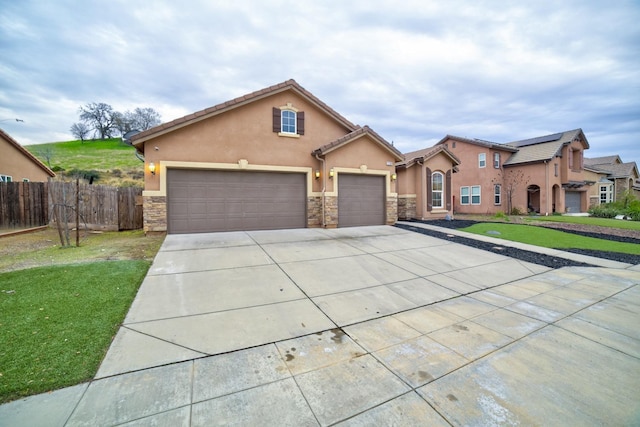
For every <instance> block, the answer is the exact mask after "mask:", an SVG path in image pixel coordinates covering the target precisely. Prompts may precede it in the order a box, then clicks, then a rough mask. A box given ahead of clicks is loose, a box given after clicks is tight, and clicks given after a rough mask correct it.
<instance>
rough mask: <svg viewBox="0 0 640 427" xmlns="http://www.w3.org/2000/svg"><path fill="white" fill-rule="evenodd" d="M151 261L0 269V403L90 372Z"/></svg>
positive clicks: (75, 380)
mask: <svg viewBox="0 0 640 427" xmlns="http://www.w3.org/2000/svg"><path fill="white" fill-rule="evenodd" d="M150 265H151V262H150V261H148V260H123V261H97V262H89V263H83V264H67V265H58V266H49V267H36V268H30V269H26V270H18V271H11V272H5V273H0V403H3V402H7V401H10V400H15V399H18V398H21V397H24V396H28V395H32V394H37V393H42V392H46V391H49V390H55V389H59V388H62V387H66V386H71V385H74V384H78V383H81V382H83V381H88V380H90V379H92V378H93V376H94V375H95V373H96V372H97V370H98V367H99V365H100V362H101V361H102V359H103V357H104V355H105V353H106V351H107V349H108V347H109V345H110V343H111V339H112V337H113V336H114V335H115V333H116V332H117V330H118V327H119V326H120V324H121V323H122V321H123V319H124V316H125V315H126V313H127V310H128V309H129V306H130V305H131V302H132V301H133V298H134V297H135V295H136V292H137V290H138V287H139V286H140V283H141V282H142V280H143V278H144V276H145V274H146V272H147V270H148V269H149V266H150Z"/></svg>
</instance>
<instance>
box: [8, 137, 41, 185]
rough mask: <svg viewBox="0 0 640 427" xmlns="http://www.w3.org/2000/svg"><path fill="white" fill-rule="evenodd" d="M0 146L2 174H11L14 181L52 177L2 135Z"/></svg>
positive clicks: (39, 179) (36, 180)
mask: <svg viewBox="0 0 640 427" xmlns="http://www.w3.org/2000/svg"><path fill="white" fill-rule="evenodd" d="M0 147H1V148H0V152H2V156H0V174H2V175H8V176H10V177H11V178H12V180H13V181H23V180H24V179H28V180H29V181H34V182H46V181H47V180H48V179H49V178H50V175H49V174H48V173H47V172H45V170H44V169H42V168H41V167H40V166H38V165H37V164H36V163H34V161H33V160H32V159H30V158H29V157H27V156H26V155H25V154H24V153H23V152H22V151H20V150H19V149H18V148H16V147H15V146H14V145H13V144H11V143H9V142H8V141H6V140H5V139H4V138H2V137H0Z"/></svg>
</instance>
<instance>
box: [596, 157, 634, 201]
mask: <svg viewBox="0 0 640 427" xmlns="http://www.w3.org/2000/svg"><path fill="white" fill-rule="evenodd" d="M584 164H585V169H586V170H587V171H588V172H591V173H592V174H593V175H594V178H592V179H594V180H595V181H596V185H595V186H594V187H593V188H592V189H591V191H590V192H589V198H590V203H589V205H590V206H593V205H597V204H601V203H610V202H615V201H616V200H619V199H620V198H621V197H623V195H624V194H625V193H626V192H630V193H631V194H633V195H634V196H636V197H640V183H638V179H639V178H640V175H639V174H638V166H637V165H636V162H623V161H622V159H621V158H620V156H618V155H617V154H616V155H613V156H604V157H594V158H585V159H584Z"/></svg>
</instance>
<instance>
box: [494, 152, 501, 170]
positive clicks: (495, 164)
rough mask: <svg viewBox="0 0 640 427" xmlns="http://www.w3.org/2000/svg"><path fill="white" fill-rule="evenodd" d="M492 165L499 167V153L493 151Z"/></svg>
mask: <svg viewBox="0 0 640 427" xmlns="http://www.w3.org/2000/svg"><path fill="white" fill-rule="evenodd" d="M493 167H494V168H495V169H500V153H493Z"/></svg>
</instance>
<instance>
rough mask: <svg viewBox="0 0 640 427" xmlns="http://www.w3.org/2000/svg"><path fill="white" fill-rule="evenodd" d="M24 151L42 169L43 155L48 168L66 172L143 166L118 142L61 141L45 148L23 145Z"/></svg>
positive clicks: (125, 145)
mask: <svg viewBox="0 0 640 427" xmlns="http://www.w3.org/2000/svg"><path fill="white" fill-rule="evenodd" d="M25 148H26V149H27V150H29V152H30V153H32V154H33V155H35V156H36V157H37V158H38V159H39V160H41V161H42V162H43V163H44V164H45V165H46V164H47V160H46V157H45V153H47V152H50V153H51V155H50V163H51V167H52V168H53V167H55V166H60V167H62V168H64V169H66V170H71V169H81V170H92V169H95V170H99V171H106V170H112V169H131V168H137V169H140V170H142V168H143V165H142V162H141V161H140V160H138V159H137V158H136V156H135V151H136V150H135V148H134V147H132V146H130V145H127V144H125V143H123V142H122V139H120V138H111V139H104V140H100V139H98V140H88V141H84V142H82V141H80V140H78V141H63V142H52V143H48V144H36V145H26V146H25Z"/></svg>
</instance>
